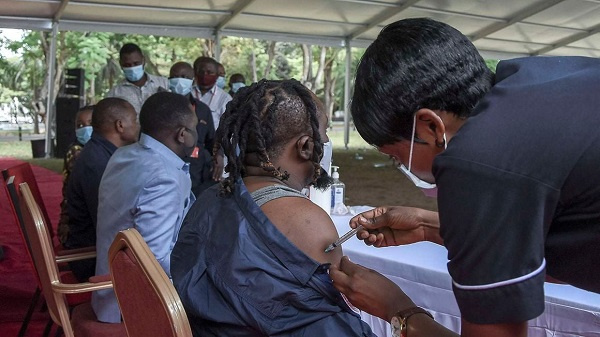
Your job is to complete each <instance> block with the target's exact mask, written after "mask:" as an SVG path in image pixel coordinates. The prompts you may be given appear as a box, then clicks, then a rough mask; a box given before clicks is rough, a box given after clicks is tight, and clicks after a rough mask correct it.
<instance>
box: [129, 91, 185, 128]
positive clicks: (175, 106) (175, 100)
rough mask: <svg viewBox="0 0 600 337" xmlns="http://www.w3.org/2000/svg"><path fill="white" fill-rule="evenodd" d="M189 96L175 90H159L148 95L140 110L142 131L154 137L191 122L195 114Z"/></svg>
mask: <svg viewBox="0 0 600 337" xmlns="http://www.w3.org/2000/svg"><path fill="white" fill-rule="evenodd" d="M194 114H195V112H193V111H192V110H191V109H190V100H189V98H188V97H186V96H183V95H179V94H176V93H173V92H166V91H163V92H157V93H156V94H154V95H152V96H150V97H148V99H147V100H146V101H145V102H144V105H142V110H141V111H140V128H141V131H142V132H143V133H145V134H147V135H150V136H152V137H153V138H160V136H159V135H160V134H162V133H163V132H166V131H172V130H175V129H177V128H180V127H182V126H184V127H185V126H186V125H188V123H189V119H190V118H192V115H194Z"/></svg>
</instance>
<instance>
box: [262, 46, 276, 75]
mask: <svg viewBox="0 0 600 337" xmlns="http://www.w3.org/2000/svg"><path fill="white" fill-rule="evenodd" d="M275 44H276V42H275V41H271V42H270V43H269V47H268V48H267V55H268V56H269V60H268V61H267V67H266V68H265V72H264V75H263V78H267V76H268V75H269V72H271V67H272V66H273V60H274V59H275Z"/></svg>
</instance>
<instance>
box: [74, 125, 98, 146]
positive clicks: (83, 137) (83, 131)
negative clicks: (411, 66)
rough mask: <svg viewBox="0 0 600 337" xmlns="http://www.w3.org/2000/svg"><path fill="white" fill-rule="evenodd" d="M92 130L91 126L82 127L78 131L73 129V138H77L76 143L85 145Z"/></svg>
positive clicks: (90, 136)
mask: <svg viewBox="0 0 600 337" xmlns="http://www.w3.org/2000/svg"><path fill="white" fill-rule="evenodd" d="M93 130H94V129H93V128H92V127H91V126H84V127H81V128H79V129H75V136H77V141H78V142H79V143H81V144H83V145H85V143H87V142H88V141H89V140H90V138H92V131H93Z"/></svg>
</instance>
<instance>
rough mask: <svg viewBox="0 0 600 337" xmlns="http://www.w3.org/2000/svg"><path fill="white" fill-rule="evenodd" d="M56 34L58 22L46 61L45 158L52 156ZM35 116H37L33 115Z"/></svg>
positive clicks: (54, 24) (55, 24) (53, 26)
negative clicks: (47, 60)
mask: <svg viewBox="0 0 600 337" xmlns="http://www.w3.org/2000/svg"><path fill="white" fill-rule="evenodd" d="M57 35H58V22H56V21H55V22H53V23H52V41H51V42H50V61H49V62H48V97H47V99H46V148H45V153H46V155H45V158H50V157H51V156H52V126H53V123H52V121H53V120H54V118H55V116H54V113H53V107H54V71H55V69H54V68H55V66H56V37H57ZM35 118H37V116H36V117H35Z"/></svg>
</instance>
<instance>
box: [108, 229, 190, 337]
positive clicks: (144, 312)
mask: <svg viewBox="0 0 600 337" xmlns="http://www.w3.org/2000/svg"><path fill="white" fill-rule="evenodd" d="M108 261H109V262H108V263H109V267H110V277H111V279H112V281H113V286H114V291H115V294H116V296H117V301H118V302H119V307H120V308H121V315H122V317H123V322H124V323H125V327H126V328H127V335H128V336H129V337H153V336H156V337H191V336H192V332H191V328H190V323H189V321H188V318H187V315H186V313H185V309H184V308H183V304H182V303H181V299H180V298H179V295H178V294H177V292H176V291H175V287H173V284H172V283H171V280H169V278H168V276H167V274H166V273H165V272H164V270H163V268H162V267H161V266H160V264H159V263H158V261H157V260H156V257H155V256H154V254H153V253H152V251H151V250H150V248H149V247H148V245H147V244H146V242H145V241H144V239H143V238H142V236H141V235H140V233H139V232H138V231H137V230H136V229H133V228H130V229H127V230H124V231H121V232H119V233H118V234H117V236H116V237H115V240H114V241H113V243H112V245H111V246H110V249H109V252H108Z"/></svg>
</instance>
